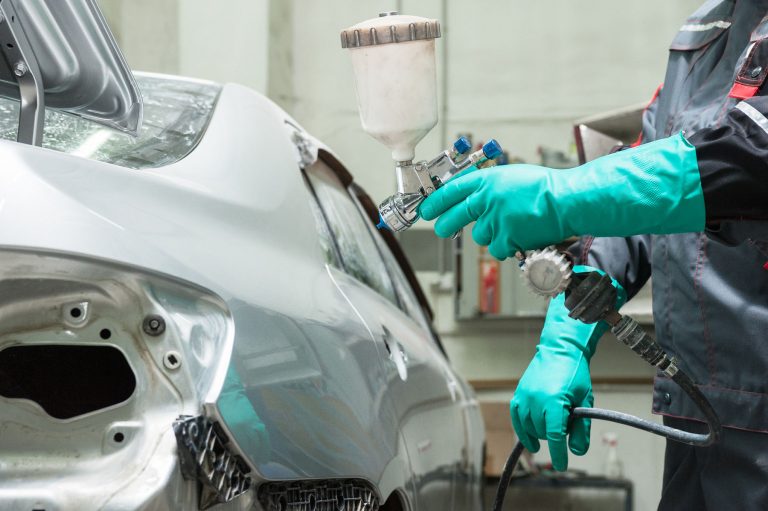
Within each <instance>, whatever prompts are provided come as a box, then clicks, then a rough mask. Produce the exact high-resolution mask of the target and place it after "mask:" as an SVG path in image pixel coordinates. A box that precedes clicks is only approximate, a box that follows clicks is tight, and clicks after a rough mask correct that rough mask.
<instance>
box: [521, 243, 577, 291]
mask: <svg viewBox="0 0 768 511" xmlns="http://www.w3.org/2000/svg"><path fill="white" fill-rule="evenodd" d="M522 270H523V275H524V276H525V281H526V283H527V284H528V287H530V288H531V291H533V292H534V293H536V294H538V295H541V296H550V297H554V296H557V295H558V294H560V293H562V292H563V291H565V289H566V288H567V287H568V284H570V282H571V273H572V271H571V263H570V261H568V259H566V257H565V255H564V254H562V253H560V252H558V251H557V249H555V247H551V246H550V247H547V248H544V249H541V250H529V251H528V252H526V253H525V258H524V260H523V264H522Z"/></svg>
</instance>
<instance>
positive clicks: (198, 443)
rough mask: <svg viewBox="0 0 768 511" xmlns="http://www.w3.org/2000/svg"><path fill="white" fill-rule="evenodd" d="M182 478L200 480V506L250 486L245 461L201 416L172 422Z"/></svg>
mask: <svg viewBox="0 0 768 511" xmlns="http://www.w3.org/2000/svg"><path fill="white" fill-rule="evenodd" d="M173 432H174V433H175V434H176V443H177V445H178V447H179V463H180V465H181V474H182V476H183V477H184V479H187V480H196V481H197V482H199V483H200V489H201V491H200V504H199V507H200V509H208V508H210V507H213V506H215V505H216V504H223V503H225V502H229V501H231V500H232V499H234V498H235V497H238V496H240V495H242V494H244V493H245V492H247V491H248V490H250V489H251V478H250V477H248V475H247V474H248V472H249V469H248V467H247V465H246V464H245V462H243V460H242V459H240V458H239V457H238V456H237V455H235V454H233V453H232V452H231V451H230V450H229V449H228V448H227V445H226V444H227V437H226V435H224V433H223V432H221V430H220V428H219V427H217V424H216V423H215V422H213V421H211V420H210V419H208V418H207V417H205V416H202V415H199V416H197V417H192V416H190V415H182V416H180V417H179V418H178V419H176V420H175V421H174V422H173Z"/></svg>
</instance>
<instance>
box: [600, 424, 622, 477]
mask: <svg viewBox="0 0 768 511" xmlns="http://www.w3.org/2000/svg"><path fill="white" fill-rule="evenodd" d="M603 443H604V444H605V445H607V446H608V453H607V454H606V456H605V466H604V467H603V472H604V473H605V477H607V478H609V479H621V478H622V477H624V465H623V464H622V463H621V460H620V459H619V453H618V449H617V447H618V444H619V436H618V435H617V434H616V433H605V434H604V435H603Z"/></svg>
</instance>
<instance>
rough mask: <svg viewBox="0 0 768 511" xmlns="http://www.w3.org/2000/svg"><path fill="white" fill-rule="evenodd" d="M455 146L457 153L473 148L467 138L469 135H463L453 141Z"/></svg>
mask: <svg viewBox="0 0 768 511" xmlns="http://www.w3.org/2000/svg"><path fill="white" fill-rule="evenodd" d="M453 148H454V149H456V152H457V153H459V154H464V153H466V152H467V151H469V150H470V149H472V145H471V144H470V143H469V140H467V137H461V138H459V139H458V140H456V142H454V143H453Z"/></svg>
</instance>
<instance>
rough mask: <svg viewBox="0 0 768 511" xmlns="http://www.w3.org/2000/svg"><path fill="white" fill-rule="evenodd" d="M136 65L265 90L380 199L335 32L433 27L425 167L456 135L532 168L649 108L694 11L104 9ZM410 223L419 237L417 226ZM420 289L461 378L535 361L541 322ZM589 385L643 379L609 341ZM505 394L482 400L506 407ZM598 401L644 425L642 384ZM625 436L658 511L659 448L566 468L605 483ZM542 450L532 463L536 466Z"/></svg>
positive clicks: (598, 450) (669, 6)
mask: <svg viewBox="0 0 768 511" xmlns="http://www.w3.org/2000/svg"><path fill="white" fill-rule="evenodd" d="M98 1H99V3H100V4H101V5H102V7H103V8H104V10H105V14H106V16H107V18H108V20H109V21H110V24H111V25H112V28H113V30H114V32H115V33H116V35H117V37H118V40H119V42H120V44H121V46H122V47H123V50H124V52H125V54H126V57H127V59H128V61H129V63H130V64H131V65H132V67H134V68H135V69H141V70H147V71H157V72H167V73H181V74H187V75H191V76H197V77H202V78H209V79H213V80H217V81H236V82H240V83H244V84H246V85H249V86H251V87H253V88H255V89H256V90H259V91H261V92H264V93H266V94H268V95H269V96H270V97H271V98H272V99H273V100H275V101H276V102H277V103H278V104H280V105H281V106H283V108H285V109H286V110H288V111H289V112H290V113H291V114H292V115H293V116H294V117H295V118H296V119H297V120H298V122H300V123H301V124H303V125H304V126H305V127H306V128H307V129H308V130H309V131H310V132H312V133H313V134H314V135H315V136H317V137H319V138H320V139H321V140H323V141H325V142H326V143H327V144H328V145H330V146H331V147H332V148H333V149H334V150H335V151H336V152H337V153H338V155H339V156H340V158H341V159H342V161H344V162H345V163H346V164H347V165H348V167H349V168H350V169H351V170H352V171H353V172H354V174H355V175H356V178H357V180H358V181H359V182H360V183H361V184H362V185H363V186H364V187H365V188H366V189H367V190H368V192H369V193H370V194H371V195H372V196H373V197H374V198H375V199H379V198H382V197H384V196H386V195H388V194H389V193H391V191H392V190H393V187H394V183H393V174H392V165H391V162H390V160H389V153H388V151H387V149H385V148H384V147H383V146H381V145H379V144H378V143H377V142H375V141H374V140H373V139H371V138H369V137H368V136H367V135H365V134H364V133H363V132H362V131H361V129H360V125H359V121H358V114H357V110H356V105H355V95H354V89H353V84H352V74H351V67H350V63H349V58H348V55H347V52H346V50H342V49H341V48H340V44H339V37H338V33H339V31H340V30H341V29H343V28H346V27H347V26H350V25H352V24H354V23H356V22H358V21H361V20H363V19H366V18H369V17H372V16H375V15H376V14H377V13H378V12H379V11H384V10H399V11H400V12H406V13H409V14H417V15H422V16H428V17H436V18H439V19H440V20H441V22H442V26H443V38H442V39H440V40H439V41H438V43H437V48H438V58H439V62H438V90H439V94H440V97H439V110H440V116H441V120H440V123H439V124H438V126H437V127H436V128H435V129H434V130H433V131H432V132H431V133H430V134H429V135H428V136H427V138H426V139H425V140H424V141H423V142H422V144H421V145H420V146H419V148H418V149H417V155H419V156H421V157H424V158H427V157H430V156H432V155H434V154H436V153H437V152H439V151H440V150H442V149H443V147H444V146H445V145H446V144H447V143H449V142H450V140H451V139H452V137H454V136H455V134H457V133H459V132H461V133H464V132H471V133H473V134H474V136H475V138H476V139H478V140H482V139H486V138H490V137H495V138H497V139H499V141H500V142H501V143H502V145H504V146H505V147H506V148H507V149H508V150H510V152H511V153H512V154H513V155H517V156H521V157H523V158H524V159H526V160H527V161H530V162H537V161H538V153H537V149H538V147H539V146H541V145H545V146H548V147H551V148H556V149H559V150H562V151H565V152H571V153H572V152H573V148H572V137H571V123H572V121H573V120H574V119H575V118H577V117H581V116H585V115H589V114H593V113H596V112H600V111H605V110H609V109H613V108H617V107H621V106H625V105H629V104H636V103H641V102H644V101H647V100H648V99H649V98H650V96H651V94H652V93H653V91H654V89H655V88H656V86H657V85H658V84H659V83H660V82H661V81H662V80H663V75H664V66H665V61H666V52H667V46H668V44H669V41H670V40H671V38H672V36H673V35H674V33H675V31H676V30H677V29H678V28H679V26H680V25H681V24H682V23H683V20H684V19H685V17H686V16H687V15H688V14H689V13H690V12H692V11H693V10H694V9H695V7H696V6H697V5H698V4H699V3H700V0H677V1H675V2H669V1H667V0H646V1H644V2H632V1H629V0H623V1H616V0H591V1H589V2H574V1H573V0H549V1H547V2H542V1H539V2H532V1H523V0H479V1H476V2H473V3H467V2H461V3H460V2H449V1H448V0H419V1H416V0H377V1H368V2H360V1H355V0H325V1H323V2H318V1H317V0H218V1H217V2H210V1H208V2H204V1H203V0H132V1H131V2H126V1H124V0H98ZM418 228H429V225H428V224H425V223H422V224H420V225H419V226H418ZM420 278H421V279H422V280H423V282H424V284H425V288H426V289H428V290H430V297H431V299H432V300H433V304H434V306H435V309H436V311H437V326H438V330H439V332H440V333H441V334H442V337H443V340H444V342H445V344H446V347H447V349H448V351H449V354H450V355H451V358H452V360H453V363H454V365H455V366H456V367H457V368H458V370H459V371H460V372H461V373H462V374H463V375H464V376H466V377H467V378H469V379H478V380H481V379H486V380H488V379H501V380H504V379H506V380H514V379H516V378H519V377H520V375H521V374H522V372H523V371H524V369H525V367H526V365H527V363H528V361H529V360H530V357H531V356H532V355H533V353H534V349H535V345H536V343H537V341H538V333H539V330H540V328H541V321H540V320H517V321H511V320H501V321H473V322H464V323H458V322H456V321H455V320H454V317H453V296H452V294H451V292H450V287H448V291H447V292H446V287H445V286H444V285H441V284H440V283H441V282H442V283H443V284H444V283H445V282H446V281H447V282H450V281H451V276H450V275H437V274H423V275H420ZM592 372H593V376H595V377H606V378H612V377H637V378H648V377H650V376H651V374H652V372H651V371H650V370H649V369H648V368H646V367H645V366H644V365H643V364H642V363H641V362H639V361H638V360H636V359H635V358H633V357H632V356H631V355H630V354H628V353H627V352H626V351H625V350H623V349H621V347H619V346H617V345H616V344H614V342H613V341H611V340H610V339H605V340H603V341H602V343H601V347H600V349H599V351H598V354H597V355H596V357H595V359H594V360H593V363H592ZM512 390H513V389H511V388H501V389H497V390H492V391H483V392H481V393H480V397H481V399H484V400H489V401H500V402H505V401H507V400H508V399H509V397H510V396H511V393H512ZM595 397H596V405H597V406H602V407H607V408H617V409H621V410H624V411H628V412H631V413H636V414H639V415H645V416H648V415H649V408H650V389H649V388H646V387H637V386H625V387H616V386H608V387H600V388H596V389H595ZM606 431H616V432H618V433H619V437H620V438H619V455H620V458H621V459H622V461H623V462H624V465H625V471H626V475H627V476H629V477H630V478H632V479H633V480H634V481H635V484H636V499H635V505H636V507H635V509H638V510H640V511H645V510H651V509H655V506H656V501H657V495H658V493H659V489H660V481H661V470H662V459H663V445H664V444H663V442H662V441H661V440H658V439H657V438H654V437H650V436H649V435H645V434H640V433H636V432H633V431H630V430H627V429H626V428H620V427H616V426H612V425H606V424H595V425H594V426H593V435H592V449H591V451H590V453H589V454H588V455H587V456H585V457H582V458H576V457H572V462H571V466H572V467H573V468H577V469H585V470H588V471H590V472H591V473H596V474H597V473H601V472H602V470H603V467H602V464H603V461H604V459H605V447H604V446H603V445H602V443H601V441H600V440H601V436H602V433H603V432H606ZM546 456H547V454H546V449H545V448H544V449H542V453H541V454H540V455H539V457H540V458H541V459H546Z"/></svg>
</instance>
